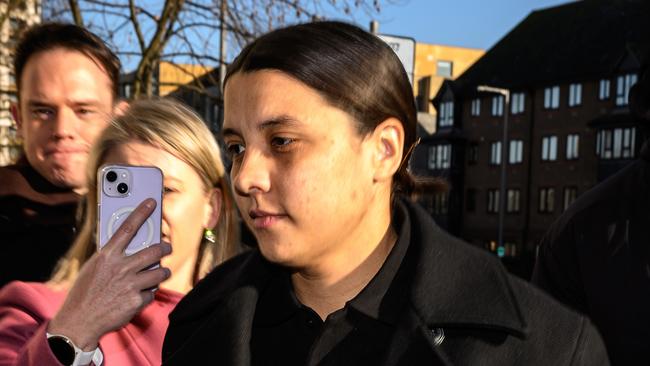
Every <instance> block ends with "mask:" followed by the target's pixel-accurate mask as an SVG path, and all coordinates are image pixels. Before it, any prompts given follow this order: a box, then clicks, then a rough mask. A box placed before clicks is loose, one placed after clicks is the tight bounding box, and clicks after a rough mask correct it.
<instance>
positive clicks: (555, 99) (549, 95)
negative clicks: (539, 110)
mask: <svg viewBox="0 0 650 366" xmlns="http://www.w3.org/2000/svg"><path fill="white" fill-rule="evenodd" d="M544 108H545V109H558V108H560V87H559V86H558V85H556V86H552V87H548V88H545V89H544Z"/></svg>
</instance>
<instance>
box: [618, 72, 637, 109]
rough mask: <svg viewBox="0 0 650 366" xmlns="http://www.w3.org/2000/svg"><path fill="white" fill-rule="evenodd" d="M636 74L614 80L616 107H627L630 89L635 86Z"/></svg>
mask: <svg viewBox="0 0 650 366" xmlns="http://www.w3.org/2000/svg"><path fill="white" fill-rule="evenodd" d="M636 79H637V76H636V74H627V75H621V76H619V77H618V78H616V105H618V106H621V105H627V103H628V102H629V98H630V89H631V88H632V86H633V85H634V84H636Z"/></svg>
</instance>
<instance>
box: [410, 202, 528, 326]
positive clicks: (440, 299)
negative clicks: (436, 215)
mask: <svg viewBox="0 0 650 366" xmlns="http://www.w3.org/2000/svg"><path fill="white" fill-rule="evenodd" d="M398 206H400V209H404V210H406V211H407V212H408V214H407V217H408V219H409V220H410V228H411V238H412V239H411V246H410V248H409V253H407V258H406V261H408V262H409V263H404V266H403V267H404V268H411V269H412V270H413V283H412V287H411V294H410V298H411V303H412V305H413V309H414V311H415V312H416V313H417V314H418V315H419V316H420V318H421V320H422V322H424V323H425V324H426V325H427V326H428V327H429V328H430V329H433V328H437V327H442V328H444V327H473V328H483V329H494V330H501V331H505V332H507V333H509V334H512V335H514V336H517V337H521V338H524V337H525V336H526V333H527V330H526V321H525V319H524V318H523V315H522V311H521V307H520V304H519V303H518V301H517V299H516V298H515V296H514V295H513V290H512V288H511V283H510V282H511V281H513V279H512V278H511V277H509V276H508V274H507V273H506V271H505V269H504V268H503V266H502V265H501V263H499V260H498V259H496V258H495V257H493V256H492V255H490V254H488V253H485V252H483V251H481V250H480V249H477V248H474V247H471V246H470V245H468V244H467V243H464V242H462V241H461V240H459V239H456V238H454V237H452V236H451V235H449V234H448V233H446V232H444V231H443V230H442V229H440V228H439V227H438V226H437V225H436V224H435V222H434V221H433V220H432V219H431V218H430V216H429V214H428V213H427V212H425V211H424V210H423V209H422V208H420V207H419V206H417V205H415V204H413V203H410V202H408V201H406V200H403V201H401V202H400V203H399V204H398Z"/></svg>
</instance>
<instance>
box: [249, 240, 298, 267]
mask: <svg viewBox="0 0 650 366" xmlns="http://www.w3.org/2000/svg"><path fill="white" fill-rule="evenodd" d="M259 248H260V253H262V256H263V257H264V258H265V259H266V260H267V261H269V262H271V263H273V264H278V265H281V266H283V267H292V268H294V267H297V266H298V262H297V261H296V255H295V253H292V251H291V250H289V248H287V247H286V246H283V245H278V244H276V243H273V244H269V243H262V242H259Z"/></svg>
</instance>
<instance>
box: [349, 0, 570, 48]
mask: <svg viewBox="0 0 650 366" xmlns="http://www.w3.org/2000/svg"><path fill="white" fill-rule="evenodd" d="M572 1H574V0H388V1H384V2H383V9H382V11H381V13H380V14H379V15H378V16H377V17H376V18H377V20H379V33H383V34H391V35H398V36H405V37H413V38H415V40H416V41H418V42H424V43H435V44H444V45H451V46H462V47H471V48H483V49H487V48H490V47H491V46H492V45H494V44H495V43H496V42H497V41H498V40H499V39H501V37H503V36H504V35H505V34H506V33H508V31H510V30H511V29H512V28H513V27H514V26H515V25H517V23H519V22H520V21H521V20H523V19H524V18H525V17H526V16H527V15H528V14H530V12H531V11H533V10H535V9H542V8H547V7H550V6H556V5H560V4H566V3H569V2H572ZM355 18H356V19H355V21H356V22H357V24H358V25H360V26H363V27H364V28H366V29H367V28H368V27H369V22H370V19H369V18H368V17H367V16H362V15H360V14H357V15H355Z"/></svg>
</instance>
